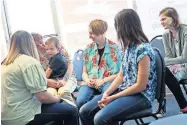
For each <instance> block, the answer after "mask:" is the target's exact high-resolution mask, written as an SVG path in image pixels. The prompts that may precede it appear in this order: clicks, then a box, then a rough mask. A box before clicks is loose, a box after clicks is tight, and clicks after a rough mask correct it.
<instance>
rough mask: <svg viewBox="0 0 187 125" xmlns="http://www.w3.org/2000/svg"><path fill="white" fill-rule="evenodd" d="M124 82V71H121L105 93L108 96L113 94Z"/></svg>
mask: <svg viewBox="0 0 187 125" xmlns="http://www.w3.org/2000/svg"><path fill="white" fill-rule="evenodd" d="M122 82H123V72H122V69H120V72H119V73H118V75H117V77H116V78H115V79H114V81H113V82H112V84H111V85H110V87H109V88H108V89H107V90H106V91H105V93H106V94H107V95H110V94H112V93H113V92H114V91H115V90H116V89H117V88H118V87H119V85H120V84H121V83H122Z"/></svg>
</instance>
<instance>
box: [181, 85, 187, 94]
mask: <svg viewBox="0 0 187 125" xmlns="http://www.w3.org/2000/svg"><path fill="white" fill-rule="evenodd" d="M182 86H183V88H184V90H185V92H186V94H187V88H186V86H185V85H184V84H183V85H182Z"/></svg>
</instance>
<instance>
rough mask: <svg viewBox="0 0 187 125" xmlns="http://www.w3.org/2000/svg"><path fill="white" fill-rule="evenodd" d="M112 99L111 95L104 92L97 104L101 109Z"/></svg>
mask: <svg viewBox="0 0 187 125" xmlns="http://www.w3.org/2000/svg"><path fill="white" fill-rule="evenodd" d="M112 101H113V98H112V96H108V95H107V94H106V93H104V94H103V97H102V99H101V100H100V101H98V106H99V107H100V108H101V109H102V108H104V107H105V106H106V105H108V104H109V103H110V102H112Z"/></svg>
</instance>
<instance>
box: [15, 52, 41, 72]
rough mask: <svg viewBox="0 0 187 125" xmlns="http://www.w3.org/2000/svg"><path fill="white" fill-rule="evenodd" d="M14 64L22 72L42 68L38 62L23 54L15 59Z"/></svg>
mask: <svg viewBox="0 0 187 125" xmlns="http://www.w3.org/2000/svg"><path fill="white" fill-rule="evenodd" d="M15 63H17V65H18V66H19V67H20V68H21V69H22V70H25V69H27V68H30V67H33V66H37V67H42V66H41V64H40V61H39V60H37V59H35V58H33V57H31V56H28V55H24V54H22V55H20V56H19V57H18V58H17V59H16V61H15Z"/></svg>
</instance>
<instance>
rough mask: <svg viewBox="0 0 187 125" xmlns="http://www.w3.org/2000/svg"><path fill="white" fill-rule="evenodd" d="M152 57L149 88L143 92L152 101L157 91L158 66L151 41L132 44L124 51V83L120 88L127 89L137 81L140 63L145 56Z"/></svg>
mask: <svg viewBox="0 0 187 125" xmlns="http://www.w3.org/2000/svg"><path fill="white" fill-rule="evenodd" d="M146 55H147V56H149V57H150V74H149V78H148V83H147V88H146V90H145V91H143V92H142V94H143V95H144V96H145V97H146V98H147V99H148V100H149V101H150V102H152V101H153V100H154V98H155V94H156V93H155V91H156V84H157V81H156V67H155V54H154V51H153V49H152V47H151V46H150V44H149V43H141V44H140V45H135V44H132V45H131V46H129V47H127V49H126V51H125V52H122V58H121V59H122V70H123V81H124V82H123V84H122V85H120V86H119V88H120V90H124V89H127V88H128V87H130V86H132V85H133V84H135V83H136V81H137V77H138V63H139V61H140V60H141V59H142V58H143V57H144V56H146Z"/></svg>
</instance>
